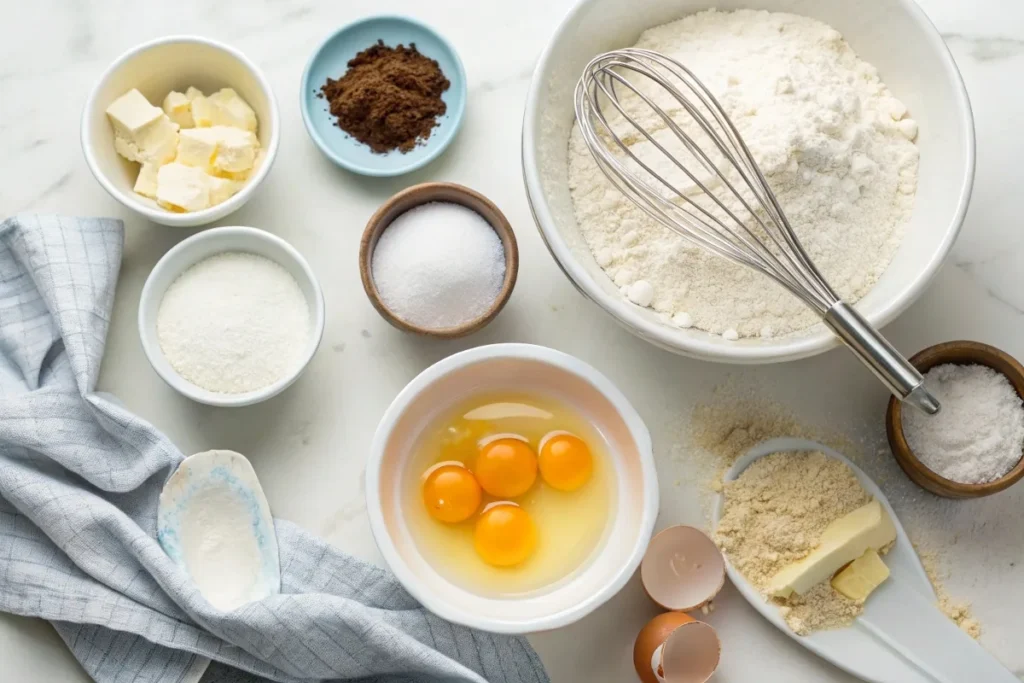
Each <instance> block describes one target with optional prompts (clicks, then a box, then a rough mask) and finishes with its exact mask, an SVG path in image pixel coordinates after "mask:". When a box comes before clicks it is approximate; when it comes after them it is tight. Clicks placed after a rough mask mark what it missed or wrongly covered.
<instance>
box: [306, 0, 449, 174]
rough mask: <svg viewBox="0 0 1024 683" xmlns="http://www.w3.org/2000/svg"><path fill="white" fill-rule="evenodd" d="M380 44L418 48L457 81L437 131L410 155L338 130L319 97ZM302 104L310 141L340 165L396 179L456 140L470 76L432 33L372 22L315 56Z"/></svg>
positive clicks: (386, 20) (404, 22) (391, 20)
mask: <svg viewBox="0 0 1024 683" xmlns="http://www.w3.org/2000/svg"><path fill="white" fill-rule="evenodd" d="M378 40H383V41H384V44H385V45H390V46H395V45H398V44H399V43H401V44H403V45H409V44H410V43H415V44H416V49H417V50H419V51H420V52H421V53H423V54H424V55H426V56H427V57H430V58H431V59H436V60H437V63H438V65H439V66H440V67H441V71H443V72H444V75H445V76H446V77H447V78H448V80H449V81H451V87H450V88H448V90H447V91H445V93H444V95H442V97H441V99H443V100H444V102H445V104H446V105H448V111H447V112H446V113H445V115H444V116H442V117H441V118H440V119H438V125H437V127H436V128H435V129H434V131H433V132H432V133H431V134H430V137H429V138H427V140H426V141H425V142H424V143H423V144H420V145H417V146H416V148H415V149H413V150H412V151H409V152H406V153H404V154H403V153H402V152H399V151H394V152H389V153H387V154H374V153H373V152H371V151H370V148H369V147H367V146H366V145H364V144H362V143H360V142H358V141H356V140H355V139H353V138H351V137H349V135H348V134H347V133H346V132H345V131H343V130H341V129H340V128H338V127H337V126H336V125H334V122H335V118H334V117H333V116H331V112H330V111H329V107H328V103H327V101H326V100H324V99H321V98H319V97H317V93H319V92H320V86H322V85H323V84H324V83H325V82H326V81H327V78H328V77H330V78H340V77H341V76H342V74H344V73H345V71H346V70H347V68H348V61H349V60H350V59H352V58H353V57H355V56H356V54H357V53H358V52H361V51H362V50H365V49H366V48H368V47H370V46H371V45H373V44H374V43H376V42H377V41H378ZM299 104H300V107H301V109H302V120H303V122H304V123H305V124H306V130H307V131H308V132H309V136H310V137H311V138H313V142H315V143H316V144H317V146H318V147H319V148H320V149H321V150H322V151H323V153H324V154H326V155H327V157H328V158H329V159H331V160H332V161H333V162H334V163H336V164H338V165H339V166H341V167H342V168H346V169H348V170H350V171H352V172H354V173H360V174H362V175H369V176H396V175H401V174H403V173H408V172H409V171H414V170H416V169H417V168H420V167H421V166H424V165H425V164H428V163H430V162H431V161H433V160H434V159H435V158H437V157H438V156H439V155H440V154H441V153H442V152H443V151H444V150H445V148H446V147H447V146H448V143H450V142H451V141H452V138H454V137H455V134H456V133H457V132H458V130H459V126H460V125H461V124H462V115H463V112H464V111H465V109H466V72H465V70H464V69H463V67H462V61H461V60H460V59H459V56H458V54H456V52H455V49H454V48H453V47H452V46H451V45H450V44H449V43H448V41H447V40H445V39H444V38H442V37H441V36H440V35H438V34H437V33H436V32H435V31H434V30H433V29H432V28H430V27H428V26H426V25H424V24H421V23H420V22H418V21H416V20H414V19H410V18H408V17H400V16H378V17H367V18H366V19H360V20H359V21H356V22H354V23H351V24H348V25H347V26H344V27H342V28H341V29H339V30H338V31H336V32H335V33H334V34H332V35H331V36H330V37H329V38H327V40H325V41H324V42H323V44H322V45H321V46H320V47H319V48H317V50H316V52H314V53H313V56H312V58H310V60H309V63H308V64H307V65H306V70H305V72H304V73H303V74H302V91H301V92H300V93H299Z"/></svg>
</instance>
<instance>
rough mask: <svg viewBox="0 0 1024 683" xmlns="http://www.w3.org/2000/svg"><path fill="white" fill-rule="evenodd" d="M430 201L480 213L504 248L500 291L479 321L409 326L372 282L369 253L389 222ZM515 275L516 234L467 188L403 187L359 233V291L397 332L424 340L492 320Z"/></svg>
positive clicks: (498, 213) (445, 336) (492, 207)
mask: <svg viewBox="0 0 1024 683" xmlns="http://www.w3.org/2000/svg"><path fill="white" fill-rule="evenodd" d="M430 202H451V203H454V204H461V205H462V206H465V207H467V208H469V209H472V210H473V211H476V212H477V213H478V214H480V215H481V216H482V217H483V218H484V220H486V221H487V222H488V223H490V225H491V227H492V228H494V232H496V233H498V237H499V238H501V244H502V247H504V249H505V280H504V282H503V283H502V285H501V291H500V292H498V297H497V298H496V299H495V300H494V304H493V305H492V306H491V307H490V308H489V309H488V310H487V312H486V313H484V314H483V315H482V316H480V317H479V318H476V319H474V320H470V321H468V322H466V323H463V324H462V325H459V326H457V327H447V328H441V329H432V328H426V327H420V326H418V325H413V324H412V323H409V322H407V321H405V320H402V319H401V318H399V317H398V316H396V315H395V314H394V313H392V312H391V310H390V309H388V307H387V306H385V305H384V301H383V299H381V296H380V292H378V291H377V285H376V284H375V283H374V281H373V266H372V264H373V250H374V248H375V247H376V246H377V240H378V239H380V236H381V235H382V234H383V233H384V231H385V230H386V229H387V227H388V226H389V225H391V221H393V220H394V219H395V218H397V217H398V216H400V215H401V214H403V213H405V212H406V211H408V210H409V209H412V208H414V207H416V206H419V205H421V204H428V203H430ZM518 272H519V247H518V245H517V244H516V235H515V233H514V232H512V226H511V225H510V224H509V222H508V219H507V218H505V214H503V213H502V212H501V210H500V209H498V207H497V206H495V205H494V203H493V202H492V201H491V200H489V199H487V198H486V197H484V196H483V195H482V194H480V193H479V192H475V191H473V190H471V189H469V188H468V187H463V186H462V185H456V184H454V183H422V184H420V185H413V186H412V187H409V188H406V189H404V190H402V191H401V192H399V193H398V194H396V195H394V196H392V197H391V198H390V199H388V200H387V201H386V202H384V203H383V204H382V205H381V207H380V208H379V209H377V211H376V213H374V214H373V216H371V217H370V221H369V222H368V223H367V224H366V229H365V230H364V231H363V239H362V241H361V242H360V244H359V274H360V275H361V276H362V279H363V289H364V290H366V296H368V297H370V303H372V304H373V307H374V308H376V309H377V312H378V313H380V315H381V317H383V318H384V319H385V320H387V321H388V322H389V323H391V324H392V325H394V326H395V327H397V328H398V329H400V330H404V331H406V332H414V333H416V334H421V335H425V336H428V337H439V338H442V339H452V338H455V337H463V336H465V335H467V334H472V333H473V332H476V331H477V330H479V329H480V328H482V327H483V326H484V325H486V324H487V323H489V322H491V321H492V320H494V318H495V316H497V315H498V313H499V312H500V311H501V309H502V308H504V306H505V303H506V302H508V298H509V297H510V296H511V295H512V288H513V287H515V284H516V275H517V274H518Z"/></svg>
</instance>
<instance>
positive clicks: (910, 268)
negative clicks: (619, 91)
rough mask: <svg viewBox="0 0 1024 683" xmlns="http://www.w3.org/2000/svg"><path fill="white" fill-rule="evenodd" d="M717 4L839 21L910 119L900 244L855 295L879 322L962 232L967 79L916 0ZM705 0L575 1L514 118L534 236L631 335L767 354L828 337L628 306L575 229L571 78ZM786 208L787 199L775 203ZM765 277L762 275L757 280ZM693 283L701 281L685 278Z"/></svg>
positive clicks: (814, 348)
mask: <svg viewBox="0 0 1024 683" xmlns="http://www.w3.org/2000/svg"><path fill="white" fill-rule="evenodd" d="M715 6H716V7H717V8H718V9H719V10H733V9H760V10H768V11H772V12H789V13H792V14H798V15H803V16H807V17H811V18H814V19H817V20H819V21H822V22H825V23H826V24H829V25H830V26H832V27H834V28H835V29H836V30H838V31H839V32H840V33H841V34H842V36H843V38H845V39H846V41H847V42H848V43H849V44H850V46H851V47H852V48H853V50H854V51H855V52H856V53H857V55H858V56H859V57H860V58H861V59H863V60H865V61H867V62H868V63H869V64H872V65H874V66H875V67H877V69H878V72H879V74H880V76H881V79H882V81H883V82H884V83H885V84H886V85H887V86H888V87H889V90H890V91H891V92H892V94H893V95H894V96H895V97H897V98H899V99H900V100H902V101H903V103H905V104H906V106H907V108H908V109H909V111H910V113H911V115H912V116H913V118H914V119H915V120H916V121H917V123H918V125H919V135H918V137H917V145H918V150H919V152H920V166H919V177H918V185H917V195H916V200H915V202H914V208H913V211H912V213H911V216H910V218H909V221H908V223H907V224H906V226H905V231H904V237H903V240H902V243H901V244H900V246H899V247H898V249H897V250H896V251H895V254H894V256H893V259H892V261H891V263H890V264H889V266H888V268H887V269H886V270H885V271H884V273H883V274H882V275H881V276H880V277H879V279H878V281H877V283H876V284H875V285H874V287H872V288H871V289H870V290H869V291H868V292H867V293H866V295H864V296H863V298H861V299H860V301H859V302H857V304H856V306H857V308H858V310H859V311H860V312H861V313H863V314H864V315H865V317H866V318H867V319H868V320H870V321H871V322H872V323H873V324H875V325H877V326H881V325H885V324H886V323H888V322H890V321H891V320H893V319H894V318H895V317H896V316H897V315H899V314H900V313H901V312H902V311H903V310H905V309H906V308H907V307H908V306H909V305H910V304H911V303H912V302H913V301H914V300H915V299H916V298H917V296H919V295H920V294H921V292H922V291H924V289H925V287H926V286H927V284H928V283H929V281H930V280H931V278H932V276H933V275H934V274H935V272H936V271H937V270H938V268H939V266H940V265H941V264H942V261H943V260H944V259H945V257H946V255H947V254H948V253H949V250H950V248H951V247H952V245H953V242H954V240H955V239H956V236H957V234H958V233H959V230H960V226H961V224H962V222H963V218H964V214H965V213H966V211H967V204H968V201H969V199H970V193H971V187H972V183H973V178H974V160H975V149H974V124H973V119H972V116H971V110H970V104H969V101H968V98H967V93H966V90H965V89H964V86H963V82H962V80H961V78H960V74H959V72H958V71H957V68H956V65H955V63H954V62H953V59H952V57H951V56H950V54H949V51H948V50H947V49H946V46H945V44H944V43H943V41H942V38H941V37H940V36H939V33H938V32H937V31H936V30H935V28H934V26H932V24H931V23H930V22H929V20H928V18H927V17H926V16H925V14H924V13H923V12H922V11H921V9H920V8H918V7H917V5H916V4H915V3H914V2H913V0H864V2H857V3H849V2H843V1H842V0H748V1H746V2H743V1H735V0H724V1H723V2H720V3H717V4H716V5H715ZM708 7H709V5H708V4H707V3H706V2H705V1H702V0H650V1H649V2H645V3H641V4H637V3H635V2H630V1H629V0H582V1H581V2H579V3H578V4H577V5H576V6H575V7H574V8H573V10H572V11H571V12H570V13H569V14H568V15H567V16H566V18H565V19H564V20H563V22H562V24H561V25H560V26H559V27H558V29H557V30H556V32H555V34H554V36H553V37H552V38H551V40H550V42H549V43H548V46H547V48H546V49H545V51H544V53H543V54H542V56H541V58H540V61H539V62H538V65H537V68H536V71H535V72H534V77H533V82H532V84H531V87H530V93H529V97H528V100H527V105H526V113H525V117H524V122H523V174H524V177H525V181H526V187H527V193H528V197H529V200H530V204H531V208H532V210H533V213H534V217H535V219H536V222H537V225H538V227H539V229H540V232H541V235H542V237H543V238H544V240H545V242H546V243H547V246H548V249H549V250H550V251H551V253H552V255H553V256H554V257H555V260H556V261H557V262H558V264H559V266H560V267H561V268H562V270H563V271H564V272H565V274H566V275H567V276H568V277H569V279H570V280H571V281H572V282H573V284H575V286H576V287H577V288H578V289H579V290H580V291H581V292H582V293H583V294H584V295H585V296H587V297H588V298H590V299H591V300H592V301H594V302H595V303H597V304H598V305H599V306H600V307H601V308H603V309H604V310H605V311H606V312H607V313H609V314H610V315H611V316H612V317H614V318H615V319H616V320H617V321H618V322H619V323H620V324H622V325H623V326H624V327H626V328H627V329H628V330H630V331H631V332H632V333H633V334H635V335H637V336H639V337H641V338H643V339H646V340H647V341H649V342H651V343H652V344H654V345H656V346H659V347H661V348H664V349H667V350H669V351H672V352H675V353H679V354H683V355H687V356H691V357H695V358H701V359H706V360H713V361H720V362H728V363H774V362H780V361H786V360H795V359H798V358H804V357H808V356H812V355H815V354H818V353H821V352H823V351H825V350H827V349H829V348H832V347H833V346H835V345H836V344H837V341H836V339H835V338H834V337H833V336H832V334H831V333H830V332H829V331H828V330H827V329H826V328H825V327H824V326H823V325H820V324H817V325H813V326H812V327H810V328H807V329H806V330H803V331H799V332H796V333H792V334H789V335H778V336H774V337H771V338H761V337H749V338H741V339H739V340H735V341H732V340H729V339H726V338H724V337H723V336H721V335H717V334H710V333H707V332H704V331H702V330H699V329H696V328H695V327H694V328H689V329H683V328H681V327H678V326H675V325H671V324H666V323H665V322H664V321H663V320H662V319H661V318H660V317H659V314H658V313H656V312H655V311H654V310H652V309H650V308H644V307H641V306H637V305H634V304H633V303H631V302H630V301H629V300H627V298H626V297H625V296H624V295H623V294H622V293H621V292H620V288H619V287H618V286H616V285H615V283H614V282H613V281H612V280H611V278H609V276H608V275H607V274H606V273H605V271H604V270H602V268H601V266H600V265H598V263H597V261H596V259H595V257H594V255H593V254H592V253H591V251H590V249H589V248H588V246H587V243H586V241H585V239H584V237H583V235H582V234H581V231H580V227H579V224H578V222H577V219H576V214H575V211H574V206H573V199H572V196H571V194H570V187H569V178H568V176H569V172H568V166H569V163H568V162H569V160H568V153H567V150H568V147H569V145H568V140H569V136H570V132H571V130H572V126H573V123H574V113H573V89H574V87H575V84H576V81H577V80H578V79H579V77H580V74H581V73H582V71H583V68H584V66H585V65H586V64H587V62H588V61H589V60H590V59H591V58H592V57H594V56H595V55H597V54H599V53H601V52H604V51H607V50H611V49H616V48H621V47H628V46H631V45H633V44H634V43H635V42H636V41H637V38H638V37H639V36H640V34H641V33H642V32H643V31H645V30H646V29H649V28H652V27H655V26H659V25H661V24H665V23H667V22H670V21H673V20H675V19H680V18H682V17H684V16H686V15H689V14H693V13H696V12H700V11H703V10H706V9H708ZM783 208H785V207H783ZM766 282H767V280H766ZM692 286H693V287H697V286H699V283H697V284H694V285H692Z"/></svg>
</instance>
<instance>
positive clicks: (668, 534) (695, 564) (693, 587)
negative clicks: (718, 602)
mask: <svg viewBox="0 0 1024 683" xmlns="http://www.w3.org/2000/svg"><path fill="white" fill-rule="evenodd" d="M640 580H641V582H642V583H643V586H644V591H646V592H647V595H648V596H649V597H650V598H651V600H653V601H654V602H655V604H657V605H658V606H659V607H661V608H663V609H667V610H672V611H679V612H689V611H691V610H695V609H699V608H701V607H703V606H704V605H706V604H708V603H709V602H711V600H713V599H714V598H715V596H717V595H718V593H719V591H721V590H722V586H724V585H725V559H724V558H723V557H722V553H721V551H720V550H719V549H718V546H716V545H715V543H714V541H712V540H711V539H710V538H708V536H707V535H706V534H705V533H704V532H702V531H700V530H699V529H695V528H694V527H691V526H673V527H669V528H667V529H665V530H664V531H661V532H660V533H658V534H656V535H655V536H654V538H653V539H651V543H650V545H649V546H648V547H647V552H646V554H645V555H644V559H643V562H642V563H641V565H640Z"/></svg>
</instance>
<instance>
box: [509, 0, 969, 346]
mask: <svg viewBox="0 0 1024 683" xmlns="http://www.w3.org/2000/svg"><path fill="white" fill-rule="evenodd" d="M895 2H896V3H897V4H899V5H901V6H902V7H903V9H904V10H905V11H906V12H908V13H909V14H910V15H911V16H912V17H913V18H914V19H916V21H917V23H918V25H919V26H920V27H921V29H922V30H923V31H924V33H925V35H926V39H927V40H928V41H929V42H930V43H931V44H932V46H933V47H934V48H935V51H936V53H937V54H938V56H939V58H940V59H941V61H942V66H943V70H944V71H945V72H946V75H947V77H948V78H949V79H950V80H951V81H952V82H953V83H954V85H955V88H954V90H955V93H956V105H957V108H958V111H959V113H960V119H961V123H962V125H963V127H964V129H965V130H966V133H967V136H966V139H965V147H966V149H965V150H964V153H965V157H966V164H965V168H964V175H963V179H962V181H961V184H960V193H959V197H958V199H957V208H956V211H955V212H954V214H953V218H952V220H951V222H950V224H949V226H948V227H947V228H946V232H945V234H944V235H943V237H942V240H941V242H940V243H939V247H938V250H937V251H936V252H935V256H934V258H932V260H931V261H929V262H928V264H927V265H926V266H925V268H924V269H923V270H922V271H921V272H920V274H919V275H918V276H917V278H915V279H914V281H913V282H910V283H909V284H908V285H907V286H906V287H904V288H903V290H902V291H900V292H898V293H897V294H896V295H895V296H894V297H892V298H891V299H890V300H889V301H888V302H887V303H886V304H885V305H883V306H882V307H881V308H880V309H879V310H877V311H873V312H871V313H868V314H866V316H865V317H866V318H867V319H868V321H869V322H870V323H871V324H872V325H874V326H875V327H876V328H881V327H884V326H885V325H887V324H889V323H890V322H892V321H893V320H894V319H895V318H896V316H898V315H899V314H900V313H902V312H903V311H905V310H906V309H907V308H908V307H909V306H910V304H912V303H913V302H914V301H915V300H916V299H917V298H918V297H919V296H920V295H921V294H922V293H923V292H924V290H925V289H926V287H927V286H928V284H929V283H930V282H931V280H932V278H933V277H934V276H935V273H936V272H937V271H938V269H939V267H940V266H941V265H942V263H943V262H944V261H945V259H946V257H947V256H948V255H949V251H950V249H951V248H952V247H953V243H954V242H955V241H956V238H957V236H958V235H959V234H960V230H961V228H962V227H963V222H964V217H965V216H966V215H967V207H968V205H969V204H970V201H971V192H972V190H973V187H974V173H975V157H976V142H975V132H974V114H973V112H972V110H971V102H970V98H969V97H968V95H967V88H966V86H965V85H964V81H963V77H962V76H961V75H960V70H959V68H958V67H957V65H956V62H955V61H954V59H953V55H952V54H951V53H950V51H949V47H948V46H947V45H946V43H945V41H944V40H943V39H942V36H941V35H940V34H939V32H938V30H937V29H936V28H935V25H934V24H933V23H932V22H931V19H929V18H928V15H927V14H926V13H925V12H924V10H922V9H921V8H920V7H918V5H917V4H916V2H914V0H895ZM587 4H588V1H587V0H579V2H577V3H576V4H575V5H574V6H573V8H572V9H571V10H570V11H569V12H568V13H567V14H566V15H565V18H564V19H562V21H561V23H560V24H559V25H558V28H556V29H555V32H554V33H553V34H552V36H551V39H550V40H549V41H548V44H547V45H546V46H545V48H544V51H543V52H542V53H541V56H540V59H538V60H537V66H536V67H535V69H534V72H533V77H532V79H531V82H530V90H529V93H528V94H527V98H526V108H525V110H524V116H523V133H522V152H521V153H522V165H523V180H524V181H525V183H526V198H527V201H528V202H529V204H530V211H531V212H532V213H533V219H534V223H535V224H536V225H537V228H538V231H539V232H540V235H541V239H542V240H543V241H544V244H545V245H546V246H547V248H548V251H549V252H550V253H551V255H552V256H553V257H554V259H555V262H556V263H557V264H558V266H559V268H561V270H562V272H563V273H565V275H566V276H567V277H568V278H569V280H570V282H572V283H573V285H574V286H575V287H576V289H578V290H579V291H580V293H582V294H583V295H584V296H585V297H586V298H588V299H590V300H591V301H593V302H594V303H595V304H597V305H598V306H600V307H601V308H602V309H603V310H604V311H605V312H606V313H608V314H610V315H611V317H612V318H613V319H614V320H615V321H616V322H618V323H619V324H620V325H622V326H623V327H625V328H626V329H627V330H629V331H630V332H631V333H633V334H634V335H636V336H638V337H640V338H641V339H644V340H645V341H648V342H650V343H652V344H654V345H655V346H658V347H659V348H662V349H665V350H667V351H672V352H673V353H678V354H681V355H684V356H689V357H692V358H698V359H701V360H710V361H717V362H724V363H736V364H759V363H779V362H784V361H791V360H798V359H800V358H808V357H810V356H814V355H817V354H820V353H823V352H825V351H828V350H829V349H832V348H834V347H836V346H838V345H839V340H838V339H837V338H836V337H835V336H834V335H833V334H832V333H831V332H829V331H828V330H827V329H821V330H819V331H817V332H812V333H809V334H799V333H798V334H797V335H795V336H793V337H792V338H791V339H787V340H785V341H786V343H785V344H781V343H774V344H772V345H770V346H769V345H765V346H758V345H754V344H750V345H747V344H742V345H741V344H736V345H735V346H731V347H724V346H722V345H721V344H718V343H713V342H711V341H709V340H706V339H702V338H701V337H700V336H697V335H689V334H680V331H679V330H674V329H672V328H670V327H668V326H666V325H662V324H660V323H658V322H655V321H652V320H646V319H644V317H643V316H642V315H641V314H640V311H639V310H638V309H637V308H636V307H635V306H633V305H632V304H630V303H628V302H627V301H625V299H623V298H621V297H616V296H613V295H611V294H609V293H607V292H605V291H604V290H602V289H601V287H600V286H599V285H598V283H597V281H595V280H594V279H593V278H592V277H591V276H590V275H589V274H588V273H587V272H586V270H585V269H584V268H583V266H582V264H581V263H580V262H579V261H577V260H576V258H575V256H573V254H572V250H571V249H570V248H569V246H568V245H567V244H566V242H565V239H564V238H563V237H562V235H561V232H560V231H559V230H558V228H557V227H556V222H555V220H554V217H553V216H552V215H551V211H550V210H549V209H548V205H547V201H546V200H545V198H544V190H543V187H542V185H541V180H540V173H539V171H538V163H537V158H536V155H535V154H534V149H533V148H534V145H533V141H534V139H535V138H536V137H537V135H539V132H538V130H537V127H538V126H537V122H538V120H539V113H540V112H539V108H540V91H541V88H543V87H545V83H543V82H542V79H541V78H540V75H541V74H542V73H543V72H544V71H545V70H546V69H547V68H548V61H549V60H550V59H551V53H552V51H553V50H554V48H555V45H556V44H557V43H558V37H559V36H561V35H562V33H563V32H564V31H566V30H567V28H568V27H569V26H570V25H571V24H572V23H573V22H575V20H576V18H577V16H578V15H579V14H580V13H581V12H582V11H583V10H584V7H585V6H586V5H587ZM778 341H779V340H776V342H778Z"/></svg>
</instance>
